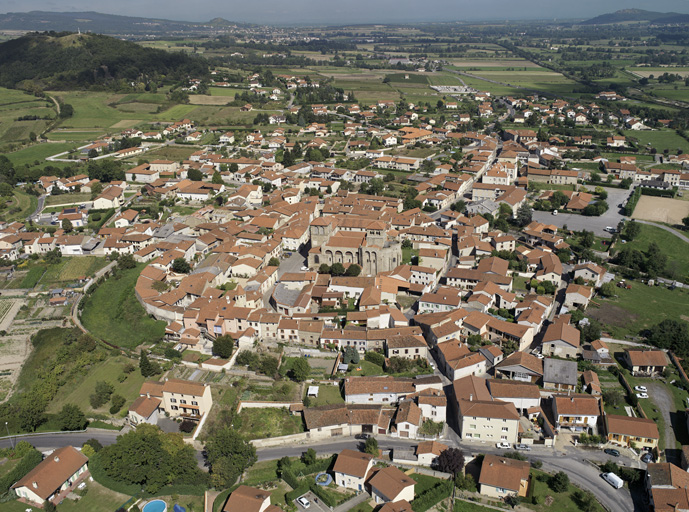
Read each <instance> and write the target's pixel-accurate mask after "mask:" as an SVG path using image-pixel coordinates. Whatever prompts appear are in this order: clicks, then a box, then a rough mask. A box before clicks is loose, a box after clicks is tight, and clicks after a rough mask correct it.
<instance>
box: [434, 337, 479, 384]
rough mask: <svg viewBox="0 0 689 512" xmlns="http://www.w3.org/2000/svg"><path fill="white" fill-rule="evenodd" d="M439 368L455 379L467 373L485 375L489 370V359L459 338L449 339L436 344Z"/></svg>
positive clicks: (449, 377) (448, 376) (451, 378)
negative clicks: (471, 348)
mask: <svg viewBox="0 0 689 512" xmlns="http://www.w3.org/2000/svg"><path fill="white" fill-rule="evenodd" d="M436 350H437V352H436V354H437V355H438V362H439V369H440V370H441V371H442V372H443V373H444V374H445V376H446V377H447V378H448V379H450V380H452V381H455V380H457V379H461V378H462V377H466V376H467V375H483V374H485V373H486V370H487V360H486V358H485V357H484V356H483V355H482V354H480V353H479V352H472V351H470V350H469V347H468V346H467V345H466V344H463V343H462V342H460V341H459V340H456V339H454V340H449V341H444V342H442V343H438V345H437V346H436Z"/></svg>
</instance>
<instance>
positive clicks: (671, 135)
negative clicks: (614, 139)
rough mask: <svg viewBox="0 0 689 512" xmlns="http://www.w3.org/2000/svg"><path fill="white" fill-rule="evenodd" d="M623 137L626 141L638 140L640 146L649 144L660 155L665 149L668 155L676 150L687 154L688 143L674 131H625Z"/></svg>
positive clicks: (688, 150) (688, 149)
mask: <svg viewBox="0 0 689 512" xmlns="http://www.w3.org/2000/svg"><path fill="white" fill-rule="evenodd" d="M624 135H625V136H626V137H627V139H636V140H638V141H639V145H641V146H646V144H650V145H651V147H654V148H656V149H657V150H658V153H662V152H663V151H664V150H665V149H668V150H669V151H670V153H675V152H676V151H677V149H681V150H683V151H684V152H685V153H687V152H689V142H688V141H687V140H685V139H683V138H682V137H680V136H679V135H677V133H676V132H675V131H674V130H643V131H639V130H625V131H624Z"/></svg>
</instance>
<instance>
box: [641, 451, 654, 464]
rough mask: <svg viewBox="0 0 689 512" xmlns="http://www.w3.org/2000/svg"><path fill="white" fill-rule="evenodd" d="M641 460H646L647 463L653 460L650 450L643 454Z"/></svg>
mask: <svg viewBox="0 0 689 512" xmlns="http://www.w3.org/2000/svg"><path fill="white" fill-rule="evenodd" d="M641 462H645V463H646V464H649V463H651V462H653V454H652V453H650V452H646V453H644V454H643V455H642V456H641Z"/></svg>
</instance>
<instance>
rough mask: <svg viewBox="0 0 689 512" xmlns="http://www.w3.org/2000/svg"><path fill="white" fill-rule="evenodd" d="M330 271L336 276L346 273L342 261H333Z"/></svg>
mask: <svg viewBox="0 0 689 512" xmlns="http://www.w3.org/2000/svg"><path fill="white" fill-rule="evenodd" d="M330 273H331V274H332V275H334V276H343V275H344V274H345V268H344V265H343V264H342V263H333V264H332V266H331V267H330Z"/></svg>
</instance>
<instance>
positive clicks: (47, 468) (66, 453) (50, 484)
mask: <svg viewBox="0 0 689 512" xmlns="http://www.w3.org/2000/svg"><path fill="white" fill-rule="evenodd" d="M87 463H88V458H87V457H86V455H83V454H82V453H81V452H80V451H79V450H77V449H76V448H74V447H73V446H65V447H63V448H58V449H57V450H55V451H54V452H53V453H51V454H50V455H48V456H47V457H46V458H45V459H43V460H42V461H41V462H40V463H39V464H38V465H37V466H36V467H35V468H33V469H32V470H31V471H29V472H28V473H27V474H26V475H24V477H23V478H22V479H21V480H19V481H18V482H17V483H15V484H14V485H13V486H12V489H14V492H16V493H17V496H19V497H20V498H23V499H24V500H26V501H27V502H29V503H30V504H32V505H35V506H37V507H42V506H43V503H44V502H46V501H50V502H52V503H53V504H57V503H59V502H60V501H62V499H63V498H64V497H65V496H66V495H67V493H68V492H69V491H71V490H72V489H73V488H74V487H75V485H76V484H77V483H78V482H81V481H82V480H83V479H84V478H86V476H87V472H88V468H87Z"/></svg>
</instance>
